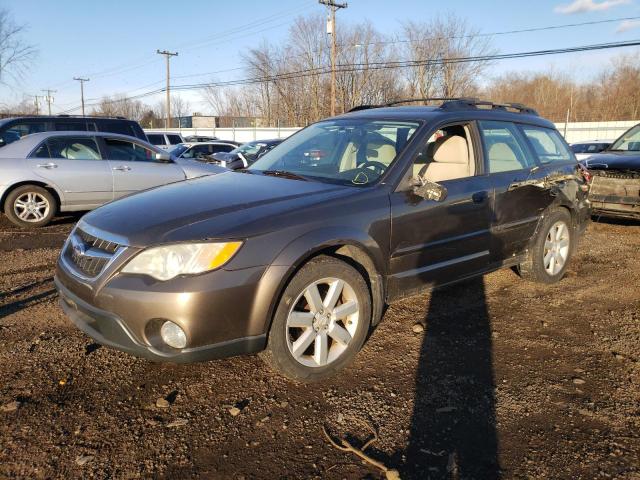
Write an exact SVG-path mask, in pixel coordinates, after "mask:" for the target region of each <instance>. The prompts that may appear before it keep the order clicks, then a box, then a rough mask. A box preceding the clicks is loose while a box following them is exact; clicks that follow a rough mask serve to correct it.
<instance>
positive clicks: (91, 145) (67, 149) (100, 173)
mask: <svg viewBox="0 0 640 480" xmlns="http://www.w3.org/2000/svg"><path fill="white" fill-rule="evenodd" d="M27 163H28V164H29V167H30V168H31V170H32V171H33V172H34V173H35V174H36V175H37V176H38V177H40V178H43V179H44V180H45V181H46V182H47V183H50V184H52V185H54V186H55V187H57V189H58V190H59V191H61V192H62V194H63V197H64V198H63V199H62V202H63V205H62V207H63V208H69V207H72V208H76V209H82V208H86V209H87V210H89V209H91V208H95V207H97V206H99V205H102V204H103V203H106V202H109V201H111V200H112V199H113V180H112V176H111V169H110V168H109V164H108V162H107V161H106V160H103V159H102V157H101V155H100V150H99V149H98V145H97V142H96V139H95V138H94V137H86V136H78V137H66V136H65V137H50V138H48V139H47V140H45V141H44V142H43V143H42V144H40V145H39V146H38V147H37V148H36V150H35V151H34V152H33V153H32V154H31V156H30V157H29V159H27Z"/></svg>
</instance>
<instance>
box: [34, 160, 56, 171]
mask: <svg viewBox="0 0 640 480" xmlns="http://www.w3.org/2000/svg"><path fill="white" fill-rule="evenodd" d="M38 168H46V169H49V170H50V169H52V168H58V164H57V163H53V162H49V163H39V164H38Z"/></svg>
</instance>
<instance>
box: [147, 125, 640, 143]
mask: <svg viewBox="0 0 640 480" xmlns="http://www.w3.org/2000/svg"><path fill="white" fill-rule="evenodd" d="M638 123H640V120H635V121H625V122H570V123H568V124H567V127H566V130H565V124H564V123H556V127H557V128H558V130H559V131H560V133H562V134H563V135H564V136H565V138H566V139H567V142H569V143H572V142H579V141H582V140H614V139H616V138H618V137H619V136H620V135H622V134H623V133H624V132H625V131H626V130H628V129H629V128H631V127H633V126H634V125H636V124H638ZM298 130H300V128H299V127H292V128H277V127H273V128H175V129H171V131H172V132H173V131H179V132H181V133H182V135H183V136H185V137H186V136H189V135H207V136H214V137H218V138H219V139H221V140H235V141H236V142H250V141H252V140H268V139H270V138H286V137H288V136H289V135H291V134H293V133H295V132H297V131H298ZM162 131H164V130H163V129H160V128H154V129H146V130H145V132H162Z"/></svg>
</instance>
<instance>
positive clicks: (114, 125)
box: [98, 121, 135, 137]
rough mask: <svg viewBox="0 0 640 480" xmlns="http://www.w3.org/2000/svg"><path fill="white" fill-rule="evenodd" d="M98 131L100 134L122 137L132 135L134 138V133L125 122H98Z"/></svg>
mask: <svg viewBox="0 0 640 480" xmlns="http://www.w3.org/2000/svg"><path fill="white" fill-rule="evenodd" d="M98 129H99V130H100V131H101V132H109V133H121V134H122V135H132V136H134V137H135V132H134V131H133V129H132V128H131V125H129V123H128V122H126V121H121V122H100V123H98Z"/></svg>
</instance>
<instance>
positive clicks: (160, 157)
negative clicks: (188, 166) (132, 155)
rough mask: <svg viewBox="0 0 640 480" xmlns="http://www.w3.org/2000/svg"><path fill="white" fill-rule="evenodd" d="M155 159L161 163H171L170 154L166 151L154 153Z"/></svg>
mask: <svg viewBox="0 0 640 480" xmlns="http://www.w3.org/2000/svg"><path fill="white" fill-rule="evenodd" d="M156 160H157V161H158V162H162V163H171V155H170V154H168V153H164V152H163V153H156Z"/></svg>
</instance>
